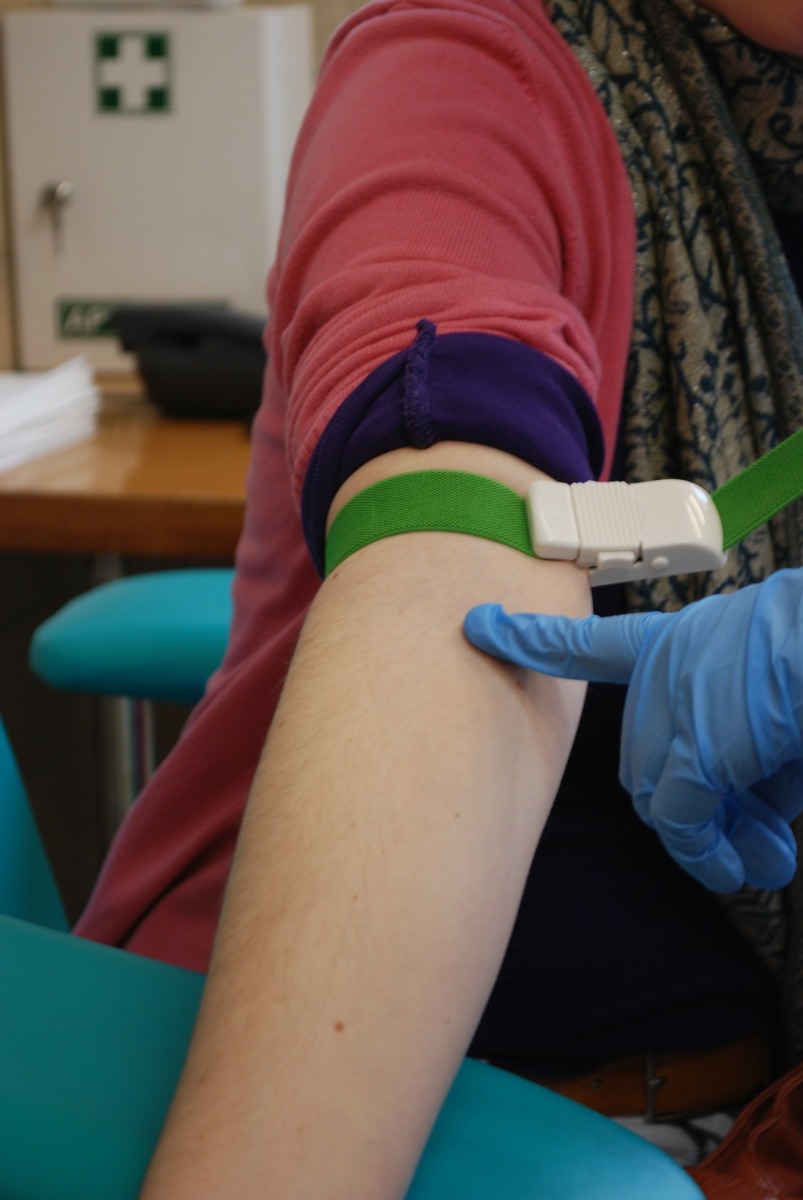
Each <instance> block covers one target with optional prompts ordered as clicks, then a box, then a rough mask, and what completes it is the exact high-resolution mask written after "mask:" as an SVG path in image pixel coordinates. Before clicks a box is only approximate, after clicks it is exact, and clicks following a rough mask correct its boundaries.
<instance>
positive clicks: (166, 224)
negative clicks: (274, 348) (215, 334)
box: [4, 5, 313, 369]
mask: <svg viewBox="0 0 803 1200" xmlns="http://www.w3.org/2000/svg"><path fill="white" fill-rule="evenodd" d="M4 41H5V55H6V73H5V74H6V89H7V90H6V113H7V126H8V129H7V133H8V149H9V183H10V194H11V222H12V248H13V257H14V281H15V282H14V288H15V310H16V319H17V333H18V341H19V347H20V355H21V359H22V365H23V366H25V367H35V368H39V367H46V366H50V365H52V364H54V363H57V362H62V361H64V359H66V358H69V357H71V356H72V355H74V354H75V353H77V352H79V351H82V352H85V353H87V354H88V356H89V358H90V360H91V361H92V362H93V363H94V364H95V365H96V366H98V367H101V368H104V369H109V368H112V369H114V368H117V367H124V366H127V365H128V364H127V363H126V360H125V358H124V356H123V355H122V354H121V353H120V351H119V350H118V349H117V346H116V343H115V340H114V337H113V336H112V335H111V334H110V332H109V330H108V317H109V313H110V310H111V309H112V308H113V306H114V304H115V303H119V302H120V301H125V300H146V301H147V300H156V301H159V300H169V301H213V302H227V303H230V304H232V305H234V306H236V307H238V308H242V309H245V310H247V311H250V312H255V313H259V312H262V311H263V310H264V280H265V276H266V273H267V270H268V267H269V265H270V261H271V258H272V255H273V248H274V244H275V240H276V236H277V232H278V226H279V221H280V215H281V206H282V200H283V195H284V185H285V181H286V175H287V169H288V163H289V158H290V154H291V151H292V146H293V142H294V140H295V135H296V132H297V129H298V125H299V123H300V119H301V116H302V115H303V111H304V108H305V107H306V104H307V102H308V99H309V94H310V90H311V80H312V69H313V68H312V27H311V14H310V10H309V8H308V6H306V5H297V6H290V7H279V8H263V9H244V10H234V11H220V10H211V11H210V10H200V11H198V10H196V11H192V12H181V11H175V10H171V9H164V10H159V9H151V10H148V11H131V10H127V11H123V10H113V11H109V10H99V9H96V10H89V11H87V10H81V11H68V12H53V11H41V10H40V11H34V12H30V11H28V12H13V13H9V14H8V15H7V17H6V20H5V38H4Z"/></svg>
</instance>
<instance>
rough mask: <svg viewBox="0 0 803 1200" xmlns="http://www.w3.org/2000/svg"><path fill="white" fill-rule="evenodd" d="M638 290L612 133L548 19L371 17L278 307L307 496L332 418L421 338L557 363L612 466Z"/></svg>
mask: <svg viewBox="0 0 803 1200" xmlns="http://www.w3.org/2000/svg"><path fill="white" fill-rule="evenodd" d="M633 271H634V221H633V212H632V205H631V201H630V192H629V187H628V183H627V178H626V174H625V170H624V166H623V163H622V161H621V156H620V154H619V150H618V146H617V144H616V141H615V138H614V135H613V132H612V130H611V129H610V127H609V125H608V122H607V119H606V116H605V113H604V111H603V109H602V107H601V105H600V104H599V102H598V100H597V98H596V96H595V94H594V92H593V90H592V88H591V85H590V84H589V82H588V80H587V79H586V77H585V75H584V74H583V72H582V71H581V69H580V67H579V66H578V64H577V63H576V62H575V60H574V58H573V57H572V55H571V53H570V52H569V50H568V48H567V47H566V45H565V44H564V43H563V41H562V40H561V38H560V37H559V35H558V34H557V32H556V31H555V30H554V29H553V27H552V25H551V24H550V22H549V21H548V19H547V17H546V15H545V13H544V11H543V9H542V7H541V5H540V4H539V3H537V2H536V0H534V2H533V3H530V4H524V3H516V2H515V0H494V3H487V4H485V3H482V2H477V3H467V2H465V0H452V2H449V0H442V2H440V3H435V2H432V3H427V2H426V0H420V2H418V3H412V2H404V3H392V2H389V0H385V2H380V3H376V4H372V5H369V6H367V8H366V9H364V10H362V11H361V12H360V13H358V14H357V15H356V16H355V17H354V18H353V19H352V20H351V21H350V22H348V23H347V24H346V25H345V26H344V27H343V29H342V30H341V31H340V33H339V35H338V36H337V37H336V39H335V41H334V42H333V44H332V46H331V47H330V50H329V53H328V55H327V57H326V59H325V62H324V66H323V69H322V74H321V79H320V83H319V87H318V90H317V93H316V96H315V98H314V100H313V103H312V106H311V108H310V111H309V113H308V115H307V119H306V121H305V124H304V127H303V129H302V132H301V136H300V138H299V142H298V145H297V149H296V154H295V158H294V165H293V169H292V172H291V178H290V184H289V188H288V196H287V207H286V218H285V223H284V228H283V233H282V237H281V241H280V247H279V254H278V258H277V263H276V266H275V268H274V270H273V272H272V276H271V283H270V287H269V304H270V309H271V313H272V320H271V333H270V344H269V351H270V355H271V362H272V369H273V372H274V376H275V378H276V379H277V380H278V383H279V386H280V387H281V389H282V391H284V393H285V394H286V395H287V396H288V397H289V414H288V440H289V447H290V455H291V461H292V465H293V471H294V479H295V488H296V493H297V494H299V493H300V490H301V486H302V484H303V479H304V473H305V471H306V468H307V465H308V463H309V459H310V456H311V454H312V452H313V450H314V448H315V445H316V443H317V441H318V439H319V437H320V435H321V433H322V431H323V429H324V428H325V427H326V425H327V423H328V422H329V420H330V419H331V417H332V415H333V413H334V412H335V411H336V410H337V408H338V406H339V405H340V404H341V402H342V401H343V399H344V398H345V397H346V396H348V395H349V393H350V392H351V391H352V390H353V389H354V388H355V387H356V386H357V385H358V384H359V383H360V381H361V380H362V379H364V378H365V376H366V375H367V374H369V372H370V371H372V370H373V369H374V368H375V367H377V366H378V365H379V364H380V363H381V362H383V361H384V360H385V359H387V358H388V357H389V356H391V355H393V354H394V353H396V352H398V351H399V350H401V349H402V348H404V347H405V346H407V345H409V343H410V341H411V340H412V338H413V336H414V331H415V325H416V322H417V321H419V320H420V319H421V318H427V319H429V320H431V321H434V322H436V323H437V327H438V331H439V333H449V332H459V331H466V330H471V331H477V332H482V333H490V334H496V335H499V336H502V337H507V338H512V339H514V340H516V341H519V342H522V343H524V344H526V345H529V346H532V347H533V348H535V349H537V350H540V351H542V352H543V353H546V354H548V355H550V356H551V357H552V358H554V359H555V360H557V362H558V363H559V364H560V365H561V366H563V367H565V368H566V369H567V370H568V371H569V372H571V374H572V375H573V376H574V377H575V378H576V379H577V380H578V382H579V383H580V384H581V385H582V387H583V388H584V389H585V391H586V392H587V393H588V394H589V395H590V396H591V398H592V399H593V400H594V402H595V403H596V405H597V408H598V411H599V414H600V417H601V420H602V424H603V429H604V432H605V440H606V447H607V451H606V455H607V458H606V465H607V464H609V462H610V456H611V454H612V453H613V448H614V443H615V431H616V426H617V422H618V413H619V406H620V396H621V389H622V382H623V376H624V368H625V362H626V356H627V347H628V344H629V337H630V329H631V319H632V293H633Z"/></svg>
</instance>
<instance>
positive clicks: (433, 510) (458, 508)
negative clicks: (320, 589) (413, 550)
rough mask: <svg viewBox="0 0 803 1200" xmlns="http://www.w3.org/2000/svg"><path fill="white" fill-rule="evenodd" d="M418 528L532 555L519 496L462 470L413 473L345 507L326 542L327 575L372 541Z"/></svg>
mask: <svg viewBox="0 0 803 1200" xmlns="http://www.w3.org/2000/svg"><path fill="white" fill-rule="evenodd" d="M420 530H438V531H440V532H444V533H468V534H472V535H473V536H474V537H484V538H489V539H490V540H491V541H493V542H502V544H503V545H505V546H511V547H512V548H513V549H514V550H520V551H521V552H522V554H529V555H530V557H531V558H534V557H535V555H534V554H533V549H532V546H531V544H530V531H529V528H528V524H527V510H526V506H525V503H524V500H523V499H522V498H521V496H519V494H518V493H517V492H514V491H513V490H512V489H511V488H508V487H505V486H504V484H501V483H497V482H496V480H494V479H486V478H485V476H484V475H471V474H469V473H468V472H466V471H412V472H410V473H409V474H407V475H393V476H391V477H390V478H389V479H382V480H380V482H379V483H375V484H372V486H371V487H368V488H366V489H365V491H363V492H359V493H358V494H357V495H356V496H354V497H353V499H351V500H349V502H348V503H347V504H344V505H343V507H342V508H341V510H340V512H339V513H338V514H337V516H336V517H335V519H334V521H333V522H332V528H331V529H330V531H329V536H328V538H327V540H326V574H327V575H329V574H330V573H331V572H332V571H333V570H334V569H335V567H336V566H338V565H339V564H340V563H341V562H342V561H343V559H344V558H348V556H349V555H350V554H353V553H354V551H355V550H360V549H361V548H362V547H363V546H368V545H369V544H370V543H371V542H376V541H379V539H380V538H386V537H392V536H393V535H394V534H396V533H414V532H417V531H420Z"/></svg>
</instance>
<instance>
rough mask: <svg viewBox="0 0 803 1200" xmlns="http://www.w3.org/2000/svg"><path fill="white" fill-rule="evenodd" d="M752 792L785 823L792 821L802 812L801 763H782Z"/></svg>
mask: <svg viewBox="0 0 803 1200" xmlns="http://www.w3.org/2000/svg"><path fill="white" fill-rule="evenodd" d="M752 790H753V792H754V793H755V794H756V795H757V796H760V797H761V799H762V800H766V801H767V803H768V804H771V805H772V807H773V808H774V809H775V811H776V812H778V813H780V814H781V816H782V817H783V818H784V820H785V821H787V822H790V821H794V819H795V817H799V816H800V814H801V813H802V812H803V762H800V761H799V760H795V761H794V762H788V763H784V765H783V766H782V767H780V768H779V769H778V770H777V771H776V772H775V774H774V775H770V777H769V779H764V780H762V782H761V783H757V784H756V785H755V786H754V787H753V789H752Z"/></svg>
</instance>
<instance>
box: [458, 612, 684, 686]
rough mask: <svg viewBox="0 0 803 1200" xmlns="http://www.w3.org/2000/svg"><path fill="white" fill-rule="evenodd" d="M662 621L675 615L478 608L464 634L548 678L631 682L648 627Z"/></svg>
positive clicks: (487, 650)
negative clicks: (553, 613) (591, 614)
mask: <svg viewBox="0 0 803 1200" xmlns="http://www.w3.org/2000/svg"><path fill="white" fill-rule="evenodd" d="M663 620H671V614H665V613H629V614H626V615H624V616H617V617H579V618H572V617H564V616H548V615H546V614H543V613H513V614H511V613H507V612H505V610H504V609H503V608H502V606H501V605H500V604H480V605H479V606H478V607H477V608H472V609H471V610H470V612H469V613H468V614H467V616H466V618H465V621H464V623H463V632H464V633H465V635H466V637H467V638H468V640H469V641H470V642H471V643H472V645H474V646H476V647H477V649H478V650H483V651H484V652H485V653H486V654H490V655H492V656H493V657H494V658H499V659H502V660H503V661H505V662H511V663H516V664H517V665H518V666H520V667H529V668H530V669H531V670H534V671H540V672H541V673H542V674H544V675H559V676H561V677H562V678H563V679H587V680H589V681H591V682H594V683H628V682H629V681H630V676H631V674H632V673H633V667H634V666H635V663H636V659H637V658H638V654H639V650H640V649H641V646H642V643H643V641H644V638H645V636H646V633H647V630H648V628H649V627H650V625H652V624H653V623H654V622H655V621H663Z"/></svg>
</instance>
